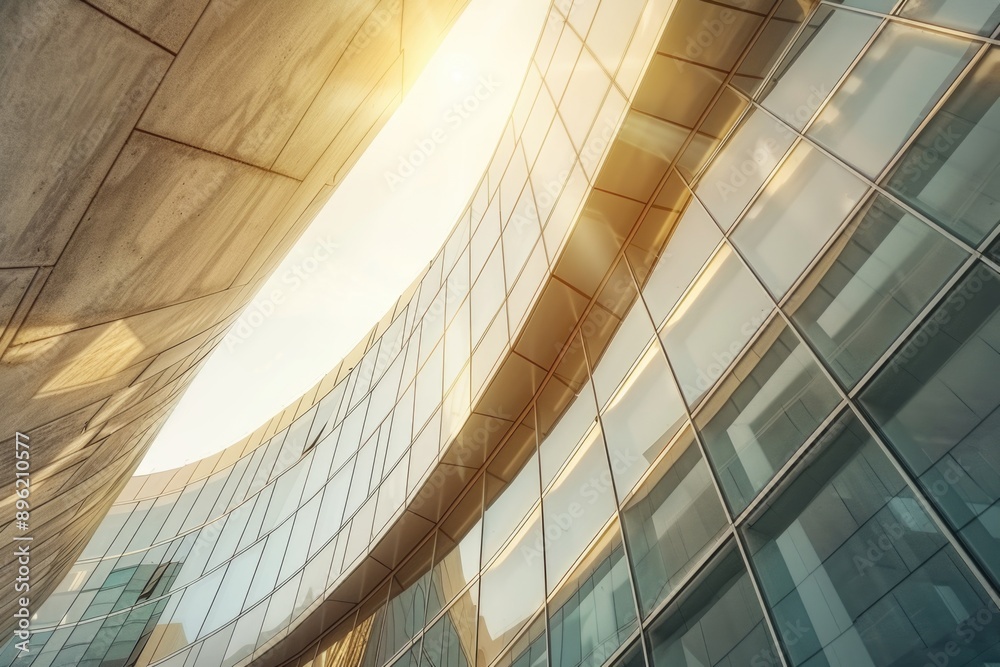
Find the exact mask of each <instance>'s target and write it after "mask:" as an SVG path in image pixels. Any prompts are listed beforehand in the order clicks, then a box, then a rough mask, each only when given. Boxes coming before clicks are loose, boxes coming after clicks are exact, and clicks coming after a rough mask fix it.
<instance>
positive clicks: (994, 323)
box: [861, 264, 1000, 582]
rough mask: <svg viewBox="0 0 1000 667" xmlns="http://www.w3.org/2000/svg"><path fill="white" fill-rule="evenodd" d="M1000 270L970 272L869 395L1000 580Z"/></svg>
mask: <svg viewBox="0 0 1000 667" xmlns="http://www.w3.org/2000/svg"><path fill="white" fill-rule="evenodd" d="M998 278H1000V276H998V275H997V274H996V273H994V272H993V271H992V270H990V269H989V268H987V267H986V266H985V265H983V264H977V265H976V266H975V268H973V270H972V271H971V272H970V273H969V274H968V275H967V276H966V277H965V278H963V279H962V280H961V281H960V282H959V283H958V284H957V285H956V286H955V288H954V289H953V290H952V291H951V293H950V294H949V295H948V297H947V298H946V299H945V301H944V302H943V303H942V304H941V305H940V306H938V307H937V308H936V309H935V310H934V312H933V313H932V314H931V315H930V316H929V317H928V318H927V320H926V321H925V322H924V323H923V324H922V325H921V327H920V328H919V329H917V331H916V332H915V333H914V334H913V336H912V337H911V338H910V339H909V340H908V341H907V342H906V344H905V345H903V347H902V348H900V350H899V351H898V352H897V353H896V354H895V355H894V357H893V358H892V360H891V361H890V362H889V363H888V365H887V366H886V368H885V369H884V370H882V371H881V372H880V373H879V374H878V375H876V376H875V379H874V380H873V381H872V383H871V385H870V386H869V387H868V388H867V389H865V391H864V392H863V393H862V394H861V403H862V405H863V406H864V407H865V409H866V410H867V411H868V413H869V414H871V415H872V417H873V418H874V420H875V422H876V423H877V424H878V426H879V428H880V430H881V431H882V433H884V434H885V437H886V439H887V440H888V441H889V443H890V444H891V445H892V447H893V448H894V449H895V450H896V451H897V452H899V455H900V457H901V458H902V459H903V462H904V463H905V464H906V465H907V467H908V468H909V469H910V471H911V472H912V473H913V475H914V476H916V477H917V478H918V480H919V482H920V485H921V487H923V489H924V491H925V492H926V493H927V496H928V497H929V498H930V499H931V500H932V501H933V502H934V504H935V505H937V506H938V508H939V509H940V510H941V513H942V514H943V515H944V517H945V519H946V520H947V521H948V523H949V524H950V525H951V526H952V527H953V528H954V529H955V530H957V531H958V532H959V534H960V535H961V537H962V538H963V539H964V540H965V541H966V543H967V544H969V547H970V549H971V550H972V551H973V552H974V553H975V554H976V555H977V556H978V558H979V559H980V560H981V561H982V562H983V564H984V565H985V566H986V567H987V568H988V570H989V571H990V573H991V574H992V575H993V579H994V580H995V581H997V582H1000V530H998V527H1000V447H998V446H997V442H998V441H1000V382H998V381H997V378H1000V352H998V350H1000V280H998Z"/></svg>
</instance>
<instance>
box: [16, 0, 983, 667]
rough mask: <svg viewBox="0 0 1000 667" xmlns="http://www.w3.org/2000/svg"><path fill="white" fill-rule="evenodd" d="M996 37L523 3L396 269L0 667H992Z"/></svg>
mask: <svg viewBox="0 0 1000 667" xmlns="http://www.w3.org/2000/svg"><path fill="white" fill-rule="evenodd" d="M998 27H1000V0H982V1H972V0H855V1H851V0H846V1H845V2H843V3H841V2H827V1H826V0H824V1H822V2H817V1H814V0H600V1H598V0H575V1H574V2H572V3H570V2H562V1H559V0H557V1H556V2H554V3H553V6H552V9H551V12H550V15H549V19H548V21H547V22H546V23H545V26H544V30H543V32H542V34H541V35H540V38H539V41H538V46H537V48H536V51H535V54H534V57H533V59H532V62H531V65H530V67H529V71H528V72H527V73H526V76H525V79H524V82H523V86H522V89H521V94H520V97H519V100H518V102H517V104H516V106H515V108H514V110H513V112H512V114H511V117H510V119H509V122H508V125H507V128H506V130H505V132H504V134H503V137H502V139H501V141H500V143H499V145H498V146H497V150H496V153H495V155H494V157H493V160H492V162H491V164H490V166H489V168H488V169H487V170H486V173H485V174H484V175H483V178H482V180H481V182H480V185H479V186H478V188H477V189H476V191H475V192H474V193H470V201H469V206H468V209H467V211H466V212H465V214H463V216H462V217H461V218H460V219H459V221H458V223H457V224H456V226H455V228H454V231H453V232H452V234H451V236H450V237H449V239H448V241H447V242H446V243H445V244H444V246H443V247H442V249H441V251H440V252H439V253H438V255H437V257H436V258H435V259H434V261H433V262H432V263H431V265H430V267H429V269H428V270H427V272H426V273H425V274H424V275H423V276H422V277H421V278H420V279H419V280H418V281H417V282H416V283H415V284H414V285H413V287H412V289H411V290H409V291H408V292H407V293H406V294H404V295H402V296H401V297H400V299H399V301H398V303H397V304H396V307H395V308H394V309H393V310H392V312H389V313H387V314H386V316H385V317H384V318H383V320H382V321H381V322H380V323H378V325H376V326H375V328H374V329H373V330H372V332H371V335H370V336H368V337H367V338H366V339H365V340H364V341H362V342H361V343H360V344H359V346H358V347H357V348H356V349H355V350H354V352H353V353H352V354H351V355H349V356H348V358H346V359H345V360H344V361H343V362H342V363H341V364H340V366H339V367H338V368H337V369H334V370H333V371H331V372H330V373H329V374H328V375H327V376H326V378H325V379H324V380H323V381H321V382H320V383H319V384H318V385H317V386H316V387H314V388H313V389H312V390H310V391H309V392H307V393H306V394H305V395H304V396H302V397H301V399H300V400H299V401H298V402H297V404H295V405H293V406H290V407H289V408H288V409H286V410H285V411H283V412H282V413H280V414H278V415H275V416H274V417H273V418H272V419H271V421H270V422H269V423H268V424H266V425H265V426H263V427H261V428H260V429H259V430H258V431H257V432H255V433H254V434H253V435H252V436H250V437H249V438H247V439H246V440H244V441H242V442H240V443H237V444H235V445H233V446H231V447H230V448H228V449H226V450H225V451H223V452H221V453H219V454H217V455H215V456H212V457H208V458H206V459H205V460H203V461H201V462H199V463H196V464H192V465H189V466H186V467H184V468H180V469H178V470H174V471H167V472H162V473H157V474H153V475H149V476H144V477H134V478H132V479H131V481H130V482H128V484H127V485H126V486H125V488H124V490H123V491H122V493H121V495H120V496H119V497H118V499H117V500H116V501H115V502H114V505H113V506H112V508H111V511H110V512H109V514H108V515H107V517H106V518H105V519H104V521H103V523H102V524H101V525H100V527H99V529H98V531H97V532H96V534H95V535H94V537H93V539H91V541H90V542H89V544H88V545H87V547H86V549H85V550H84V551H83V552H82V554H80V557H79V559H78V560H77V562H76V564H75V565H73V566H72V568H71V569H70V571H69V573H68V574H67V575H66V577H65V578H64V579H63V581H62V582H61V583H60V584H59V586H58V588H57V589H56V591H55V593H54V594H53V595H52V596H50V597H49V599H48V600H47V601H46V603H45V604H44V605H43V606H42V608H41V609H40V610H39V612H38V615H37V617H36V618H34V619H33V625H34V629H35V631H36V632H37V634H36V635H35V637H34V645H35V649H36V650H35V651H34V652H33V653H32V654H30V655H27V656H21V657H17V654H16V651H15V649H14V647H13V644H12V643H11V644H8V645H7V646H6V647H5V649H4V651H3V653H2V656H0V665H3V666H4V667H6V665H8V664H14V665H32V666H33V667H52V666H56V665H59V666H62V665H83V666H87V667H91V666H93V667H97V666H100V665H108V666H110V665H115V666H124V665H160V666H164V667H166V666H170V667H208V666H212V667H214V666H217V665H227V666H232V665H249V664H253V665H261V666H264V665H267V666H270V665H289V666H295V667H320V666H322V667H362V666H363V667H382V666H384V665H393V666H396V665H400V666H402V667H425V666H427V667H473V666H475V667H494V666H498V667H515V666H516V667H542V666H545V665H551V666H552V667H578V666H582V665H587V666H589V667H597V666H599V665H606V664H607V665H614V666H615V667H638V666H641V665H649V666H650V667H654V666H655V667H662V666H670V667H672V666H674V665H680V666H688V667H694V666H695V665H697V666H699V667H701V666H707V665H711V666H713V667H714V666H726V667H737V666H742V665H747V666H749V667H758V666H765V665H781V666H787V667H793V666H794V667H798V666H800V665H802V666H808V667H815V666H818V665H830V666H834V665H852V666H853V665H863V666H871V667H887V666H892V667H911V666H913V667H923V666H924V665H934V666H935V667H945V666H949V667H954V666H959V665H963V666H965V665H968V666H972V665H978V666H982V667H986V666H990V665H996V664H998V663H1000V606H998V604H1000V588H998V587H1000V507H998V498H1000V447H998V445H997V442H998V437H997V434H998V433H1000V422H998V420H1000V410H998V408H1000V382H998V378H1000V238H998V237H1000V225H998V223H1000V50H998V47H1000V41H998V39H997V34H998Z"/></svg>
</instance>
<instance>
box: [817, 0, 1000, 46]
mask: <svg viewBox="0 0 1000 667" xmlns="http://www.w3.org/2000/svg"><path fill="white" fill-rule="evenodd" d="M903 2H905V0H901V1H900V2H899V3H898V4H897V5H896V7H895V8H894V9H893V12H892V13H889V14H882V13H881V12H877V11H874V10H871V9H863V8H861V7H852V6H850V5H840V4H830V0H823V4H824V5H827V6H829V7H836V8H837V9H846V10H847V11H850V12H854V13H855V14H867V15H868V16H878V17H885V18H888V19H891V20H892V22H893V23H900V24H903V25H907V26H910V27H913V28H918V29H921V30H930V31H932V32H940V33H944V34H946V35H949V36H951V37H960V38H962V39H965V40H973V41H977V42H983V43H985V44H993V45H1000V40H998V39H997V36H998V34H1000V31H998V32H996V33H994V35H993V36H992V37H988V36H985V35H979V34H976V33H971V32H965V31H963V30H959V29H957V28H948V27H946V26H943V25H938V24H936V23H927V22H925V21H918V20H917V19H911V18H907V17H905V16H900V15H899V14H897V13H895V12H898V11H900V10H901V9H902V8H903Z"/></svg>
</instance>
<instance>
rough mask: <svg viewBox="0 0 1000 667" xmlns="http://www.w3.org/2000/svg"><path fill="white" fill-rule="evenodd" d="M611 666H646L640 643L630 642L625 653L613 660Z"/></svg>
mask: <svg viewBox="0 0 1000 667" xmlns="http://www.w3.org/2000/svg"><path fill="white" fill-rule="evenodd" d="M613 667H646V658H645V657H644V656H643V655H642V645H641V644H640V643H639V642H636V643H635V644H632V646H630V647H629V649H628V651H626V652H625V654H624V655H623V656H622V657H620V658H618V660H616V661H615V663H614V665H613Z"/></svg>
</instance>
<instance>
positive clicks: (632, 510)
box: [623, 427, 727, 617]
mask: <svg viewBox="0 0 1000 667" xmlns="http://www.w3.org/2000/svg"><path fill="white" fill-rule="evenodd" d="M623 517H624V521H625V536H626V537H627V538H628V544H629V550H630V552H631V556H632V561H633V562H632V571H633V572H634V573H635V585H636V588H637V589H638V590H639V605H640V609H641V611H642V615H643V617H645V616H647V615H648V614H649V612H650V611H652V609H653V608H654V607H655V606H656V605H657V604H658V603H659V602H661V601H662V600H664V599H665V598H666V597H667V595H669V594H670V593H671V592H672V591H673V590H674V589H675V588H676V587H677V585H678V584H679V583H680V581H681V580H682V579H683V578H684V576H685V575H686V574H687V573H688V572H689V571H690V569H691V567H692V566H693V565H694V564H695V563H696V562H697V561H698V560H699V559H700V558H701V556H702V555H703V554H704V553H705V551H706V550H707V549H708V547H709V546H711V545H712V544H713V543H714V542H715V541H716V539H717V538H718V537H719V536H720V535H721V534H722V532H723V531H724V530H725V527H726V525H727V519H726V515H725V512H724V511H723V509H722V503H721V502H719V495H718V493H717V492H716V490H715V485H714V484H713V483H712V477H711V473H710V472H709V470H708V465H707V464H706V463H705V459H704V458H702V456H701V451H700V450H699V449H698V445H697V444H696V443H695V439H694V432H693V431H692V430H691V428H690V427H688V428H686V429H685V430H684V432H683V433H682V434H681V435H680V437H678V438H677V440H675V441H674V442H673V443H672V444H671V445H670V448H669V449H668V450H667V453H666V455H665V456H664V457H663V459H662V460H661V461H660V463H659V464H658V465H657V466H656V470H655V471H654V472H653V474H652V475H651V476H650V477H649V478H648V479H647V480H646V481H645V482H643V483H642V486H641V487H639V490H638V491H637V492H636V494H635V496H633V497H632V499H631V500H629V503H628V505H627V506H626V507H625V509H624V512H623Z"/></svg>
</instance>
